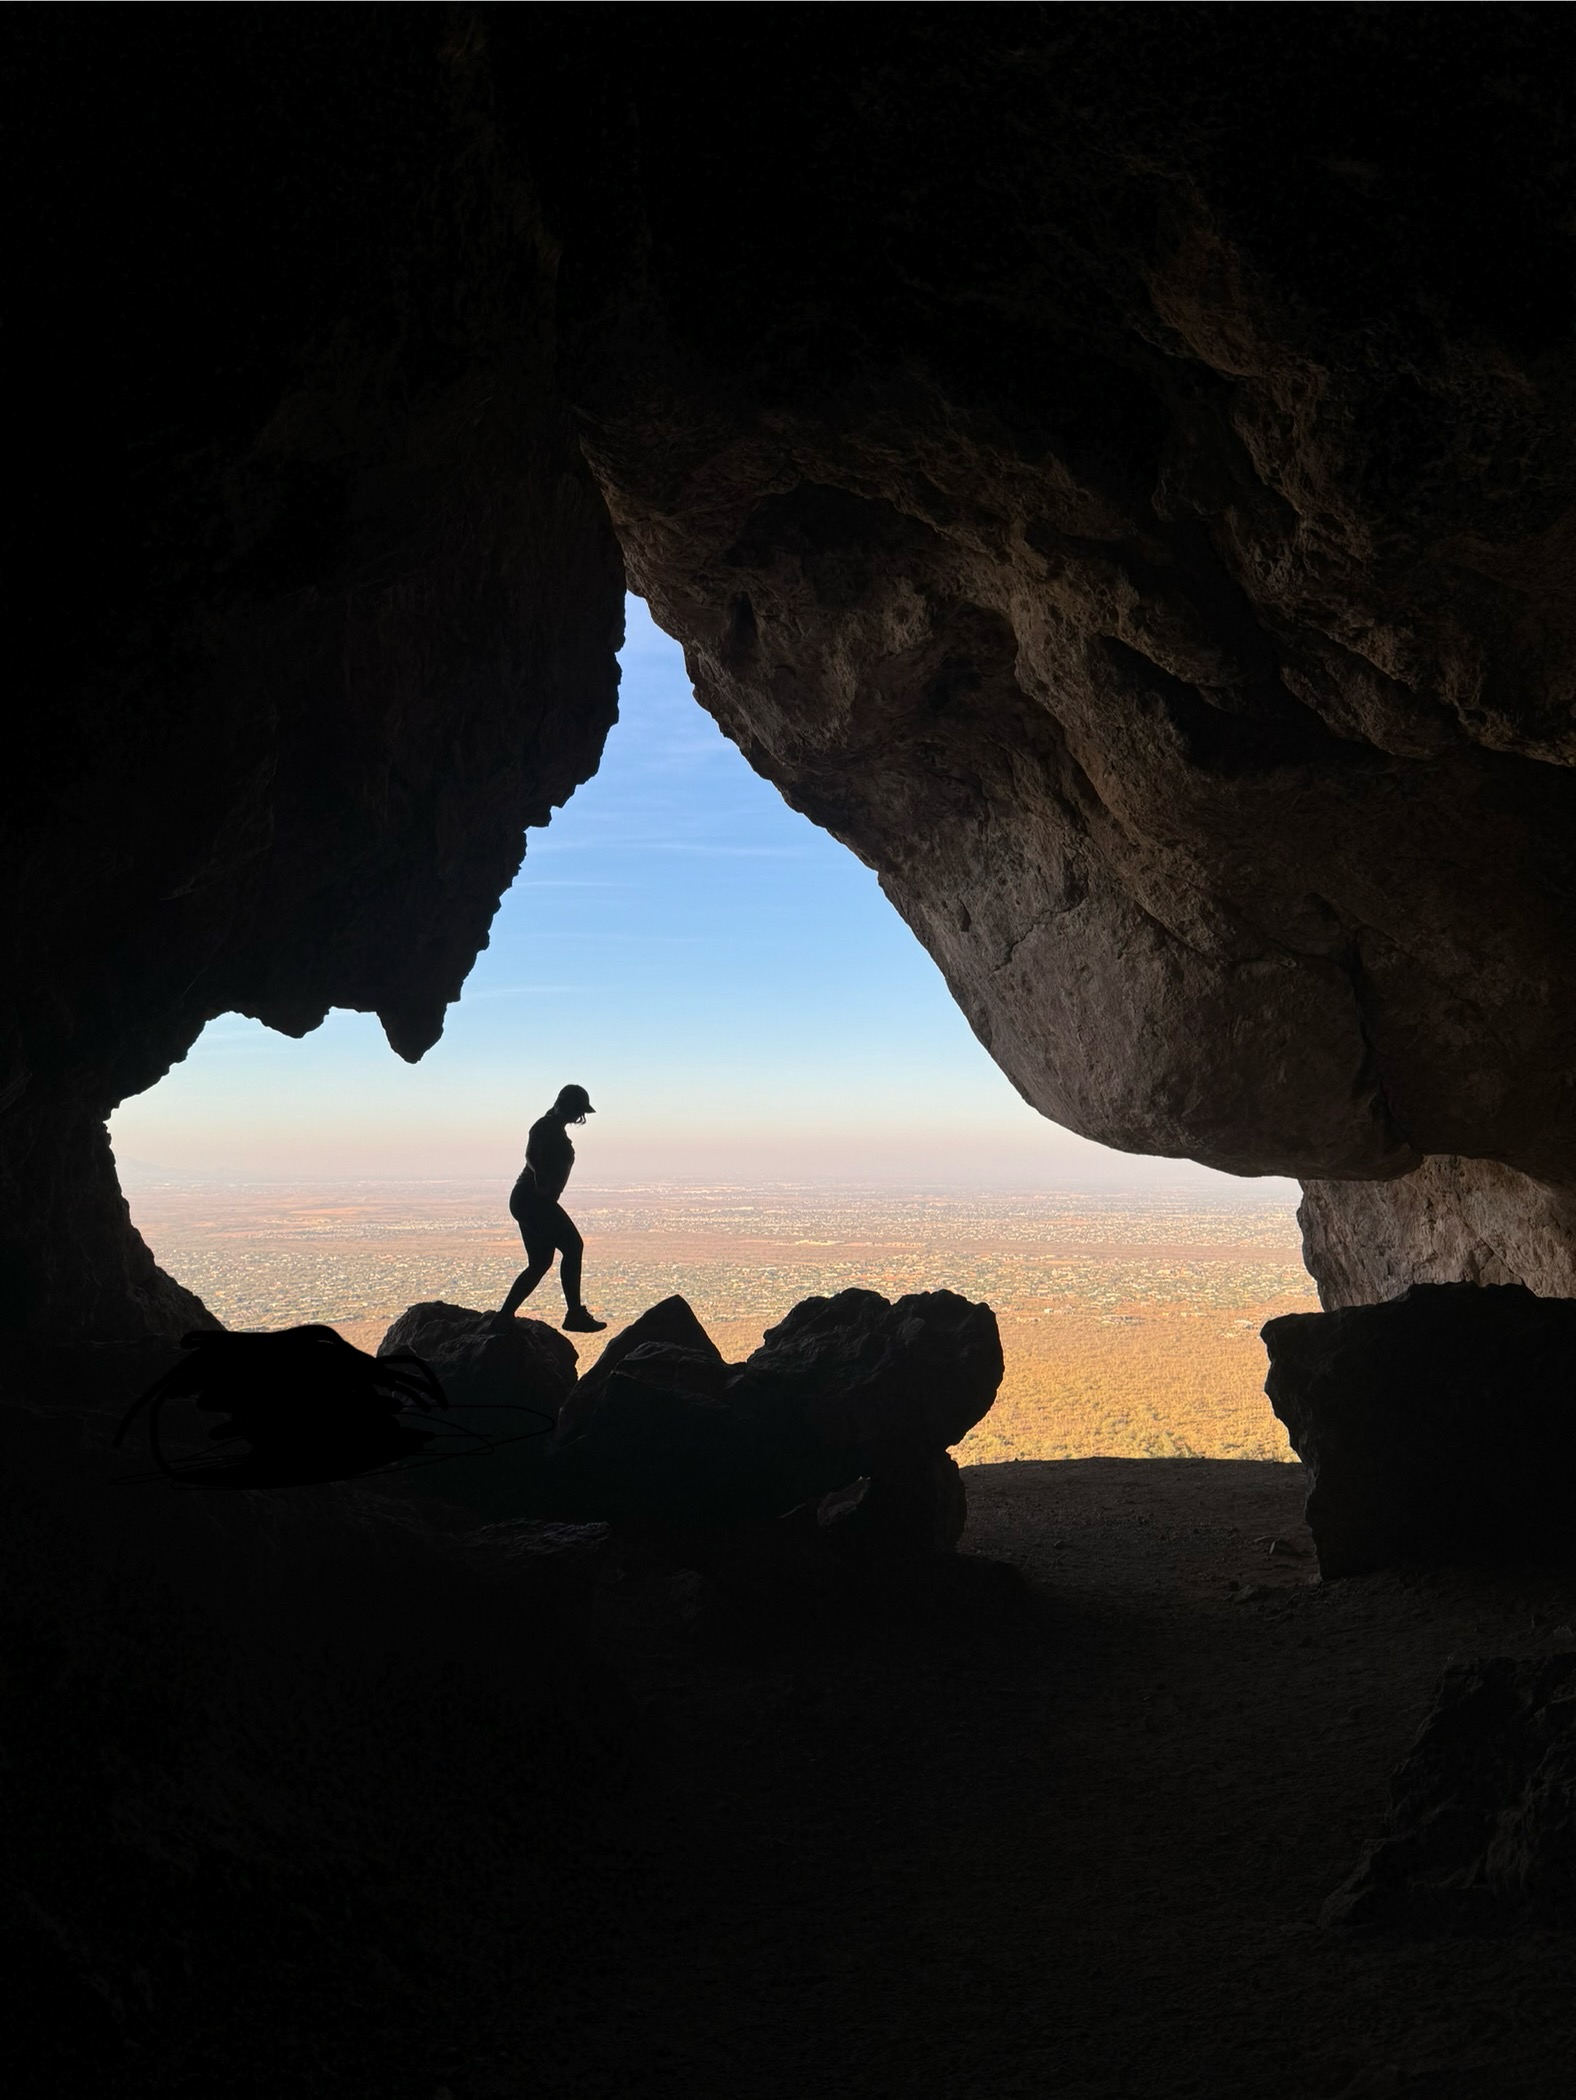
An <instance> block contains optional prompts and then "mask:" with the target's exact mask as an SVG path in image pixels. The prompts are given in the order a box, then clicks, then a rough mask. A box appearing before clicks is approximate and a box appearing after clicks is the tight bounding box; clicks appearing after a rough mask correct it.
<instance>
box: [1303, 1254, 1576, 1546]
mask: <svg viewBox="0 0 1576 2100" xmlns="http://www.w3.org/2000/svg"><path fill="white" fill-rule="evenodd" d="M1264 1343H1265V1347H1266V1348H1267V1349H1268V1351H1269V1359H1270V1368H1269V1376H1268V1378H1267V1379H1266V1380H1265V1391H1266V1392H1267V1393H1268V1394H1269V1396H1270V1401H1271V1404H1272V1405H1273V1406H1274V1409H1275V1412H1276V1414H1277V1415H1279V1417H1280V1419H1281V1420H1282V1421H1283V1422H1284V1423H1285V1424H1286V1429H1287V1433H1288V1435H1289V1436H1290V1438H1291V1441H1292V1446H1293V1448H1294V1449H1295V1450H1296V1452H1297V1455H1298V1457H1299V1458H1300V1459H1301V1460H1302V1462H1303V1464H1304V1465H1305V1466H1306V1467H1307V1468H1308V1471H1309V1474H1310V1476H1311V1481H1312V1485H1311V1488H1310V1492H1309V1495H1308V1524H1309V1527H1310V1529H1311V1530H1312V1532H1313V1536H1314V1542H1315V1544H1316V1545H1317V1547H1318V1549H1319V1565H1320V1567H1321V1569H1322V1571H1323V1572H1324V1574H1325V1575H1327V1576H1334V1575H1361V1574H1366V1573H1368V1572H1369V1571H1370V1570H1372V1569H1374V1568H1383V1567H1395V1566H1399V1565H1404V1564H1406V1563H1424V1564H1433V1565H1439V1564H1442V1563H1449V1562H1457V1561H1471V1560H1477V1559H1481V1558H1485V1557H1493V1556H1497V1557H1502V1558H1504V1557H1508V1558H1510V1559H1513V1560H1517V1561H1529V1560H1541V1561H1547V1562H1559V1563H1569V1562H1570V1561H1571V1560H1572V1558H1573V1557H1576V1406H1573V1405H1572V1398H1571V1396H1572V1392H1573V1390H1576V1299H1546V1298H1536V1297H1534V1296H1533V1295H1532V1293H1531V1292H1530V1291H1527V1290H1525V1289H1523V1288H1522V1287H1521V1286H1520V1285H1516V1284H1510V1285H1501V1286H1488V1287H1478V1286H1474V1285H1471V1284H1433V1285H1430V1284H1417V1285H1414V1286H1413V1287H1412V1288H1411V1289H1410V1290H1408V1291H1407V1293H1406V1294H1405V1296H1404V1297H1401V1298H1396V1299H1393V1300H1391V1301H1390V1302H1389V1303H1387V1304H1383V1305H1359V1306H1351V1307H1348V1308H1346V1309H1345V1310H1343V1311H1340V1312H1327V1313H1287V1314H1285V1315H1283V1316H1282V1317H1281V1318H1280V1319H1277V1320H1271V1321H1269V1322H1268V1323H1267V1324H1266V1326H1265V1328H1264Z"/></svg>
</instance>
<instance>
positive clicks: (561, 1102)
mask: <svg viewBox="0 0 1576 2100" xmlns="http://www.w3.org/2000/svg"><path fill="white" fill-rule="evenodd" d="M570 1102H573V1103H574V1104H575V1106H576V1107H577V1108H579V1109H580V1110H582V1111H583V1113H584V1114H586V1115H588V1116H594V1115H595V1114H596V1110H595V1109H594V1108H593V1107H592V1106H591V1096H590V1095H589V1094H588V1093H587V1092H586V1090H585V1088H584V1087H583V1086H561V1087H560V1088H559V1089H558V1100H557V1102H556V1103H555V1106H556V1107H559V1108H563V1107H565V1106H567V1105H568V1104H569V1103H570Z"/></svg>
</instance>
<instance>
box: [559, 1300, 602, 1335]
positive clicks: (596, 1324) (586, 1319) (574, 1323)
mask: <svg viewBox="0 0 1576 2100" xmlns="http://www.w3.org/2000/svg"><path fill="white" fill-rule="evenodd" d="M564 1325H565V1326H566V1327H567V1328H568V1329H569V1332H570V1333H571V1334H600V1333H601V1332H602V1330H603V1328H604V1327H605V1326H606V1325H607V1322H606V1320H593V1319H592V1317H591V1315H590V1314H589V1313H588V1312H587V1311H586V1309H585V1307H584V1306H583V1305H577V1306H576V1307H575V1309H574V1311H573V1312H567V1313H565V1314H564Z"/></svg>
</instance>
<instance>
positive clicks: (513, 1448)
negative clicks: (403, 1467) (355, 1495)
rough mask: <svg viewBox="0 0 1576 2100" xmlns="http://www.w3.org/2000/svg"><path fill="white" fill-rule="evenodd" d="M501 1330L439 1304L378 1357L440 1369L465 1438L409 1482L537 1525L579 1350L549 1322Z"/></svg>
mask: <svg viewBox="0 0 1576 2100" xmlns="http://www.w3.org/2000/svg"><path fill="white" fill-rule="evenodd" d="M492 1322H493V1315H492V1314H491V1313H487V1312H476V1311H473V1310H472V1309H471V1308H470V1307H469V1306H464V1305H445V1304H444V1303H443V1302H442V1300H441V1299H434V1300H431V1301H429V1302H427V1303H424V1304H421V1305H412V1306H411V1307H409V1308H408V1310H407V1311H405V1312H402V1313H401V1314H400V1316H399V1318H398V1319H397V1320H396V1321H395V1322H394V1324H393V1326H392V1327H391V1328H390V1329H389V1331H388V1333H387V1334H386V1335H384V1337H383V1339H382V1341H381V1342H380V1343H379V1344H378V1354H379V1356H391V1355H393V1354H394V1353H395V1352H396V1351H397V1350H401V1349H412V1350H414V1351H415V1353H416V1354H417V1355H418V1356H420V1357H423V1358H424V1359H425V1360H426V1362H427V1363H429V1364H430V1365H431V1366H432V1368H433V1370H434V1372H436V1374H437V1377H438V1380H439V1382H440V1384H441V1385H442V1387H443V1390H444V1393H445V1395H446V1397H447V1399H448V1402H449V1410H448V1416H447V1421H448V1424H449V1426H450V1429H451V1430H452V1431H454V1432H458V1434H452V1435H450V1436H448V1437H445V1438H443V1439H442V1440H441V1441H440V1443H439V1444H437V1445H435V1446H434V1447H433V1456H434V1458H437V1457H441V1458H442V1459H443V1461H444V1462H443V1463H442V1464H437V1463H428V1464H426V1465H423V1466H419V1467H413V1468H411V1469H410V1470H409V1472H408V1473H407V1474H406V1475H405V1476H403V1477H404V1480H405V1484H406V1485H408V1486H410V1487H413V1488H417V1489H420V1490H421V1491H422V1492H424V1493H429V1494H433V1495H439V1496H442V1497H444V1498H445V1499H448V1500H452V1501H456V1502H462V1503H464V1504H465V1505H466V1507H467V1508H470V1509H474V1510H476V1511H477V1512H478V1513H479V1514H480V1515H483V1516H487V1517H492V1518H498V1519H501V1518H506V1517H514V1516H523V1515H527V1514H530V1515H534V1514H536V1513H537V1510H538V1503H539V1485H538V1483H539V1476H540V1473H541V1467H542V1454H543V1446H544V1443H545V1440H546V1437H547V1436H548V1434H549V1433H550V1432H551V1430H552V1429H553V1427H554V1424H555V1423H556V1421H557V1419H558V1412H559V1409H560V1408H561V1407H562V1406H563V1404H564V1402H565V1400H567V1399H568V1397H569V1395H570V1393H571V1392H572V1391H573V1390H574V1380H575V1364H576V1361H577V1358H576V1352H575V1347H574V1344H573V1343H572V1342H571V1341H569V1340H568V1339H567V1337H566V1336H564V1335H562V1334H560V1333H559V1332H558V1330H557V1329H556V1328H553V1327H548V1326H546V1325H544V1324H543V1322H542V1321H540V1320H520V1319H515V1320H511V1321H510V1322H509V1323H508V1325H507V1326H505V1327H502V1328H497V1327H494V1326H493V1324H492ZM467 1432H469V1433H471V1434H467Z"/></svg>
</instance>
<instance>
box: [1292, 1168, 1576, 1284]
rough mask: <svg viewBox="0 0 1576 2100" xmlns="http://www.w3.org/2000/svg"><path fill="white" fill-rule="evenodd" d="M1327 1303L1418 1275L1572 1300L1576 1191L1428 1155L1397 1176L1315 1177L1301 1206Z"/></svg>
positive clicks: (1305, 1243)
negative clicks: (1517, 1287)
mask: <svg viewBox="0 0 1576 2100" xmlns="http://www.w3.org/2000/svg"><path fill="white" fill-rule="evenodd" d="M1297 1216H1298V1220H1299V1222H1300V1224H1301V1226H1302V1247H1303V1258H1304V1260H1305V1261H1306V1262H1307V1264H1308V1269H1309V1273H1310V1274H1311V1275H1312V1276H1313V1278H1314V1279H1315V1281H1316V1282H1317V1283H1318V1286H1319V1298H1320V1302H1321V1303H1322V1304H1323V1305H1324V1306H1325V1307H1326V1308H1328V1309H1332V1310H1333V1309H1334V1308H1335V1307H1337V1306H1342V1305H1373V1304H1376V1303H1378V1302H1379V1300H1381V1299H1384V1298H1397V1297H1399V1296H1400V1295H1401V1293H1402V1292H1403V1291H1404V1290H1406V1289H1407V1287H1408V1286H1409V1285H1410V1284H1414V1283H1524V1284H1525V1285H1526V1286H1527V1288H1528V1290H1530V1291H1535V1292H1536V1293H1537V1294H1538V1296H1539V1297H1540V1298H1576V1189H1571V1188H1553V1187H1550V1186H1548V1185H1547V1184H1546V1183H1543V1182H1537V1181H1533V1180H1531V1179H1530V1178H1529V1177H1528V1176H1527V1175H1525V1174H1518V1173H1517V1172H1516V1171H1515V1169H1514V1168H1513V1167H1503V1166H1500V1165H1499V1164H1498V1163H1497V1162H1496V1161H1494V1160H1489V1159H1451V1158H1444V1159H1429V1160H1425V1161H1424V1162H1423V1164H1422V1166H1420V1167H1419V1168H1418V1169H1417V1170H1416V1172H1415V1173H1411V1174H1406V1175H1403V1176H1401V1178H1400V1179H1399V1180H1396V1181H1377V1182H1375V1181H1315V1182H1310V1183H1309V1184H1308V1186H1307V1187H1306V1189H1305V1190H1304V1192H1303V1200H1302V1205H1301V1208H1300V1209H1299V1211H1298V1213H1297Z"/></svg>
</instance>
